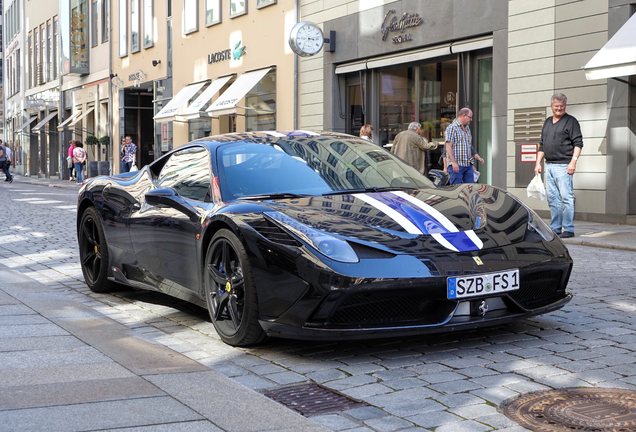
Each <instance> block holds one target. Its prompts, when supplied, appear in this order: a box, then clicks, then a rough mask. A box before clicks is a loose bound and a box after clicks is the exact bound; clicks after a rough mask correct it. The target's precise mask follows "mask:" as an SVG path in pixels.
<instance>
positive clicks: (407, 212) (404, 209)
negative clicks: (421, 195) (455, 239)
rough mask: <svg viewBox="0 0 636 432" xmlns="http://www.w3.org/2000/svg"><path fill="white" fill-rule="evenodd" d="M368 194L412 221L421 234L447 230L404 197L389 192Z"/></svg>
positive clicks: (445, 231) (441, 232)
mask: <svg viewBox="0 0 636 432" xmlns="http://www.w3.org/2000/svg"><path fill="white" fill-rule="evenodd" d="M369 195H370V196H371V197H373V198H375V199H376V200H378V201H380V202H382V203H383V204H385V205H387V206H389V207H390V208H392V209H393V210H395V211H397V212H399V213H400V214H401V215H402V216H404V217H405V218H407V219H408V220H409V221H410V222H411V223H413V225H415V226H416V227H417V228H419V230H420V231H422V233H423V234H437V233H440V234H443V233H448V232H449V231H448V230H447V229H446V228H445V227H444V226H443V225H442V224H441V223H440V222H439V221H438V220H437V219H435V218H434V217H433V216H431V215H430V214H429V213H427V212H426V211H424V210H423V209H421V208H418V207H416V206H414V205H413V204H411V203H410V202H408V201H407V200H405V199H404V198H401V197H399V196H397V195H395V194H393V193H390V192H376V193H371V194H369Z"/></svg>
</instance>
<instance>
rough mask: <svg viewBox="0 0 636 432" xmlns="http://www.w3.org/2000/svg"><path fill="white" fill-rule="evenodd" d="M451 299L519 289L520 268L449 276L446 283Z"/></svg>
mask: <svg viewBox="0 0 636 432" xmlns="http://www.w3.org/2000/svg"><path fill="white" fill-rule="evenodd" d="M446 288H447V294H448V298H449V299H460V298H467V297H477V296H484V295H491V294H500V293H504V292H508V291H515V290H518V289H519V269H514V270H508V271H505V272H497V273H482V274H476V275H470V276H457V277H449V278H448V279H447V283H446Z"/></svg>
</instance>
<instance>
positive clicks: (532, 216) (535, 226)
mask: <svg viewBox="0 0 636 432" xmlns="http://www.w3.org/2000/svg"><path fill="white" fill-rule="evenodd" d="M526 209H527V210H528V229H529V230H531V231H536V232H537V233H538V234H539V235H540V236H541V238H543V240H546V241H551V240H553V239H554V235H555V234H554V231H552V228H550V227H549V226H548V224H546V223H545V222H544V221H543V219H541V218H540V217H539V215H537V214H536V213H535V212H534V211H533V210H531V209H529V208H528V207H526Z"/></svg>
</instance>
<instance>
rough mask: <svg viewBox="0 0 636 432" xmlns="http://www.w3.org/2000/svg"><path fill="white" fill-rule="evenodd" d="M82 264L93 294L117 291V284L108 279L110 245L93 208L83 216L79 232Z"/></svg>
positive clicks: (85, 278)
mask: <svg viewBox="0 0 636 432" xmlns="http://www.w3.org/2000/svg"><path fill="white" fill-rule="evenodd" d="M77 237H78V242H79V253H80V263H81V266H82V274H83V275H84V280H85V281H86V285H88V287H89V288H90V289H91V291H93V292H97V293H103V292H109V291H112V290H113V289H115V283H114V282H112V281H109V280H108V279H107V278H108V268H109V265H110V264H109V259H108V245H107V244H106V237H105V236H104V228H103V226H102V220H101V218H100V217H99V215H98V214H97V211H96V210H95V208H93V207H89V208H87V209H86V210H85V211H84V213H83V214H82V219H81V221H80V226H79V232H78V233H77Z"/></svg>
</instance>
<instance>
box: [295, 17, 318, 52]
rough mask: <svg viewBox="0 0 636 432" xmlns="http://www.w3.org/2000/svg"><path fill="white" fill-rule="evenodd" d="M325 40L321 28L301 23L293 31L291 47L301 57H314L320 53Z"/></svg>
mask: <svg viewBox="0 0 636 432" xmlns="http://www.w3.org/2000/svg"><path fill="white" fill-rule="evenodd" d="M324 39H325V38H324V36H323V34H322V30H320V27H318V26H317V25H315V24H312V23H309V22H299V23H298V24H296V25H295V26H294V28H293V29H292V31H291V35H290V39H289V45H290V46H291V48H292V50H293V51H294V52H295V53H296V54H298V55H300V56H312V55H314V54H317V53H318V52H320V50H321V49H322V46H323V45H324V43H325V40H324Z"/></svg>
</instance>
